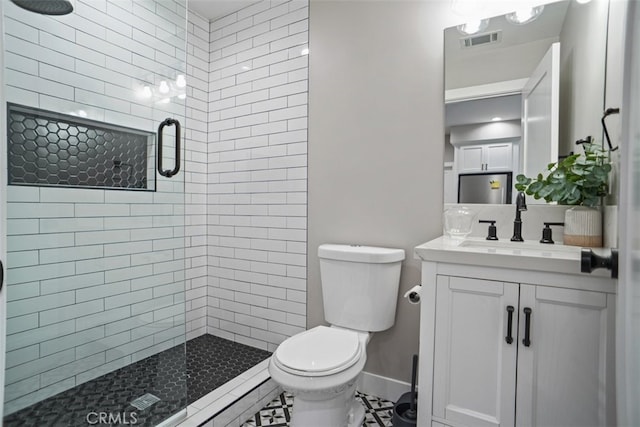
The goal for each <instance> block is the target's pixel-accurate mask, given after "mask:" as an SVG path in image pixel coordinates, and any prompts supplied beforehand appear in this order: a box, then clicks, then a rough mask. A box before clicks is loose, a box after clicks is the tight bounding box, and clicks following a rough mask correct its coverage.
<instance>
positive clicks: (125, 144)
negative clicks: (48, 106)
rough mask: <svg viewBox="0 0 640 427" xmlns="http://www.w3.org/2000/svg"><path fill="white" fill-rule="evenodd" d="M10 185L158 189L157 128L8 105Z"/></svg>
mask: <svg viewBox="0 0 640 427" xmlns="http://www.w3.org/2000/svg"><path fill="white" fill-rule="evenodd" d="M7 134H8V135H7V141H8V156H7V158H8V172H9V177H8V178H9V184H10V185H32V186H33V185H35V186H60V187H82V188H102V189H126V190H142V191H145V190H146V191H154V190H155V174H154V169H153V168H154V164H155V162H154V158H155V151H154V142H155V134H154V133H151V132H145V131H141V130H136V129H131V128H127V127H122V126H116V125H113V124H108V123H103V122H98V121H95V120H89V119H85V118H82V117H78V116H72V115H67V114H59V113H56V112H52V111H46V110H41V109H37V108H32V107H25V106H21V105H17V104H11V103H9V104H8V105H7Z"/></svg>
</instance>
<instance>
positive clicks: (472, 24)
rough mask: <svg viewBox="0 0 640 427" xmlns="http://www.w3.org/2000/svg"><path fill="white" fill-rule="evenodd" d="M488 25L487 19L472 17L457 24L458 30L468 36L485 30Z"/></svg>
mask: <svg viewBox="0 0 640 427" xmlns="http://www.w3.org/2000/svg"><path fill="white" fill-rule="evenodd" d="M488 26H489V19H474V20H471V21H469V22H466V23H464V24H460V25H458V31H459V32H460V33H461V34H462V35H464V36H470V35H472V34H476V33H479V32H481V31H484V30H486V29H487V27H488Z"/></svg>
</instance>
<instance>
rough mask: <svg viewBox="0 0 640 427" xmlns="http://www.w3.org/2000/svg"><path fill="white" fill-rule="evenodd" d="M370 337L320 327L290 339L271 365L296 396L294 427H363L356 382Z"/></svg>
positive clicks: (273, 374) (274, 375)
mask: <svg viewBox="0 0 640 427" xmlns="http://www.w3.org/2000/svg"><path fill="white" fill-rule="evenodd" d="M369 337H370V334H368V333H365V332H358V331H351V330H348V329H343V328H338V327H326V326H317V327H315V328H313V329H309V330H308V331H305V332H302V333H300V334H297V335H294V336H293V337H291V338H288V339H287V340H285V341H284V342H283V343H282V344H280V346H279V347H278V349H277V350H276V351H275V353H274V354H273V356H272V357H271V360H270V362H269V372H270V374H271V378H273V380H274V381H275V382H276V383H278V384H280V385H281V386H282V387H283V388H284V389H285V390H287V391H289V392H290V393H291V394H293V396H294V408H293V411H292V416H291V423H290V426H291V427H302V426H304V427H328V426H336V427H341V426H348V427H352V426H361V425H362V422H363V420H364V408H363V407H362V405H360V404H359V403H358V402H357V401H356V400H355V383H356V380H357V378H358V375H359V374H360V373H361V372H362V369H363V368H364V365H365V362H366V360H367V355H366V346H367V343H368V342H369Z"/></svg>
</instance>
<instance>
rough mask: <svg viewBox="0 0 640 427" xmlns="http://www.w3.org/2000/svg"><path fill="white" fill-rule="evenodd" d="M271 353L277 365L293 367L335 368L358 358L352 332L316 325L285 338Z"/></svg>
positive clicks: (309, 369) (312, 370)
mask: <svg viewBox="0 0 640 427" xmlns="http://www.w3.org/2000/svg"><path fill="white" fill-rule="evenodd" d="M275 356H276V358H277V359H278V362H280V364H281V365H283V366H284V367H287V368H290V369H293V370H296V371H304V372H308V373H316V374H317V373H320V372H326V371H335V370H336V369H337V368H342V369H346V368H348V367H350V366H351V365H353V364H354V363H356V362H357V361H358V358H359V357H360V341H359V339H358V335H357V334H356V333H354V332H351V331H347V330H344V329H337V328H327V327H326V326H317V327H315V328H313V329H309V330H308V331H305V332H302V333H300V334H298V335H294V336H293V337H291V338H288V339H286V340H285V341H284V342H283V343H282V344H280V346H278V348H277V349H276V354H275Z"/></svg>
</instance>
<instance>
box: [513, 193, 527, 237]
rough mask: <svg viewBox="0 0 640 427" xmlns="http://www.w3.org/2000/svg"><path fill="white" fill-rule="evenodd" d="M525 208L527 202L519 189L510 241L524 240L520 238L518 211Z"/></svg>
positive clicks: (520, 229)
mask: <svg viewBox="0 0 640 427" xmlns="http://www.w3.org/2000/svg"><path fill="white" fill-rule="evenodd" d="M526 210H527V202H526V200H525V197H524V193H523V192H522V191H520V192H519V193H518V196H517V197H516V219H515V220H514V221H513V237H512V238H511V241H512V242H524V239H523V238H522V219H520V212H522V211H526Z"/></svg>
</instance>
